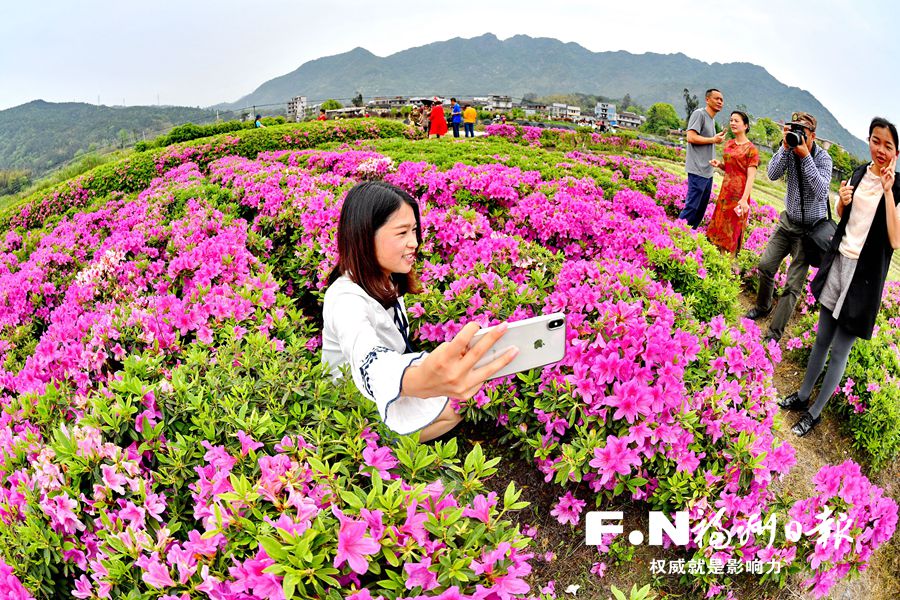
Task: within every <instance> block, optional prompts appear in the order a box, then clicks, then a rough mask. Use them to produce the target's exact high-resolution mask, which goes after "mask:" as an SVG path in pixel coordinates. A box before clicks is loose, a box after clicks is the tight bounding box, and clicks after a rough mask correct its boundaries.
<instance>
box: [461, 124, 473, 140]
mask: <svg viewBox="0 0 900 600" xmlns="http://www.w3.org/2000/svg"><path fill="white" fill-rule="evenodd" d="M463 129H465V130H466V137H475V123H463Z"/></svg>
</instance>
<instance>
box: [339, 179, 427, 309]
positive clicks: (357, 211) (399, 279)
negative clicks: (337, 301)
mask: <svg viewBox="0 0 900 600" xmlns="http://www.w3.org/2000/svg"><path fill="white" fill-rule="evenodd" d="M404 202H405V203H406V204H408V205H409V206H410V207H411V208H412V210H413V214H414V215H415V217H416V241H417V242H418V244H419V245H420V246H421V245H422V223H421V220H420V218H419V205H418V204H417V203H416V201H415V199H413V197H412V196H410V195H409V194H407V193H406V192H405V191H403V190H402V189H400V188H398V187H397V186H395V185H391V184H390V183H385V182H383V181H364V182H362V183H357V184H356V185H355V186H353V188H351V189H350V191H349V192H347V197H346V198H344V206H343V207H341V218H340V221H339V222H338V233H337V244H338V263H337V265H336V266H335V267H334V270H333V271H332V272H331V275H329V277H328V284H329V285H331V284H332V283H334V282H335V280H337V278H338V277H340V276H341V275H347V276H348V277H350V279H352V280H353V282H354V283H356V284H357V285H358V286H360V287H361V288H362V289H364V290H365V291H366V293H367V294H368V295H369V296H371V297H372V298H375V299H376V300H378V302H380V303H381V305H382V306H384V307H385V308H388V307H390V306H391V305H392V304H393V303H394V302H395V301H396V300H397V298H398V297H399V296H402V295H403V294H405V293H407V292H411V293H413V294H418V293H419V292H421V291H422V286H421V285H420V284H419V277H418V275H417V274H416V271H415V268H413V269H412V270H410V272H409V273H393V274H392V275H391V276H390V277H385V275H384V271H383V270H382V269H381V266H380V265H379V264H378V258H377V257H376V256H375V232H376V231H378V229H379V228H380V227H381V226H382V225H384V224H385V223H386V222H387V220H388V219H389V218H390V216H391V215H392V214H394V213H395V212H396V211H397V210H398V209H399V208H400V207H401V206H402V205H403V203H404Z"/></svg>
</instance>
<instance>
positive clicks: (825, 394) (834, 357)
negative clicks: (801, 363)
mask: <svg viewBox="0 0 900 600" xmlns="http://www.w3.org/2000/svg"><path fill="white" fill-rule="evenodd" d="M855 341H856V336H855V335H853V334H851V333H849V332H848V331H847V330H846V329H844V328H843V327H841V326H840V325H838V322H837V319H835V318H834V315H832V314H831V311H830V310H828V309H827V308H825V307H824V306H823V307H822V308H821V309H820V310H819V328H818V329H817V331H816V341H815V343H814V344H813V348H812V353H810V355H809V362H808V363H807V364H806V375H805V376H804V377H803V385H801V386H800V391H799V392H798V395H799V396H800V399H801V400H807V399H808V398H809V397H810V395H811V394H812V391H813V386H814V385H815V384H816V380H817V379H818V378H819V375H821V374H822V370H823V369H824V368H825V359H826V358H828V351H829V350H831V358H830V359H829V361H828V370H827V371H825V379H824V380H823V381H822V387H821V388H819V395H818V397H817V398H816V401H815V403H814V404H813V405H812V407H810V409H809V414H811V415H812V416H813V417H815V418H818V417H819V415H821V414H822V409H824V408H825V405H826V404H827V403H828V400H829V399H831V395H832V394H833V393H834V390H835V389H836V388H837V386H838V384H839V383H840V382H841V379H842V378H843V377H844V370H845V369H846V368H847V360H848V359H849V358H850V350H852V349H853V343H854V342H855Z"/></svg>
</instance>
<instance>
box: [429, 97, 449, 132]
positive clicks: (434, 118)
mask: <svg viewBox="0 0 900 600" xmlns="http://www.w3.org/2000/svg"><path fill="white" fill-rule="evenodd" d="M433 102H434V106H432V108H431V129H429V131H428V132H429V133H430V134H431V135H433V136H436V137H441V136H442V135H445V134H446V133H447V117H445V116H444V105H443V104H442V103H441V99H440V98H438V97H437V96H435V97H434V100H433Z"/></svg>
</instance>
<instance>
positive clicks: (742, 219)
mask: <svg viewBox="0 0 900 600" xmlns="http://www.w3.org/2000/svg"><path fill="white" fill-rule="evenodd" d="M729 125H730V128H731V133H733V134H734V139H730V140H728V141H727V142H725V146H723V148H722V159H723V160H716V159H713V160H711V161H709V164H711V165H712V166H713V167H714V168H717V169H722V170H723V171H725V178H724V179H723V180H722V189H721V190H719V197H718V199H716V209H715V211H714V212H713V216H712V218H711V219H710V221H709V227H708V228H707V229H706V237H707V238H709V241H710V242H712V243H713V244H714V245H715V246H716V247H718V248H719V249H720V250H722V251H723V252H728V253H729V254H737V252H738V250H740V249H741V240H742V239H743V236H744V228H745V227H746V225H747V218H748V217H749V216H750V204H749V201H750V192H751V191H752V190H753V180H754V178H755V177H756V169H757V167H759V150H757V149H756V146H754V145H753V142H751V141H750V140H749V139H747V130H748V129H750V118H749V117H748V116H747V114H746V113H743V112H741V111H739V110H736V111H734V112H732V113H731V121H730V123H729Z"/></svg>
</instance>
